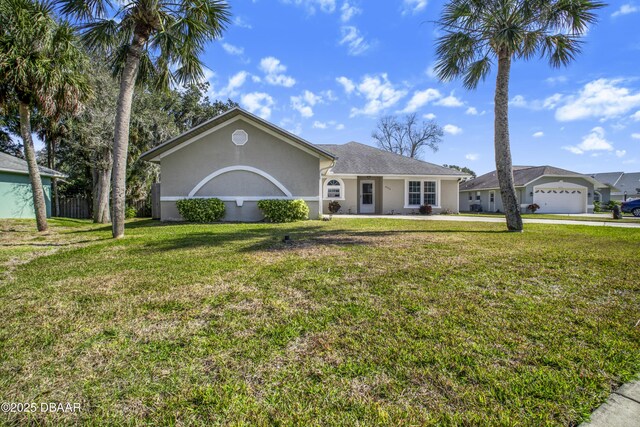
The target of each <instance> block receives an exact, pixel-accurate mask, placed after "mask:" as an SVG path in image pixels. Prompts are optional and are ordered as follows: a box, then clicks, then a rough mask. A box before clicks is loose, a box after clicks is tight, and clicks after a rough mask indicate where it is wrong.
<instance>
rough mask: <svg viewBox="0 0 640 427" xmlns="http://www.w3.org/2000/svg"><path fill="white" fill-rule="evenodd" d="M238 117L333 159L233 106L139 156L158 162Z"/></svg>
mask: <svg viewBox="0 0 640 427" xmlns="http://www.w3.org/2000/svg"><path fill="white" fill-rule="evenodd" d="M239 118H244V119H245V120H247V121H249V122H251V123H252V124H254V125H256V126H257V127H259V128H261V129H263V130H265V131H267V132H269V133H272V134H275V135H277V136H279V137H280V138H282V139H283V140H285V141H286V142H289V143H292V144H293V145H298V146H299V148H301V149H303V150H308V151H311V152H313V153H314V154H315V155H316V156H321V157H325V158H328V159H331V160H333V158H334V156H333V155H332V154H331V153H329V152H327V151H325V150H322V149H321V148H319V147H318V146H316V145H314V144H312V143H310V142H308V141H306V140H304V139H302V138H300V137H299V136H297V135H294V134H292V133H290V132H288V131H286V130H284V129H282V128H280V127H278V126H276V125H274V124H272V123H270V122H268V121H266V120H264V119H262V118H260V117H258V116H256V115H254V114H251V113H249V112H248V111H245V110H243V109H242V108H240V107H235V108H232V109H230V110H228V111H225V112H224V113H222V114H220V115H218V116H216V117H214V118H212V119H210V120H208V121H206V122H204V123H202V124H200V125H198V126H196V127H194V128H192V129H190V130H188V131H187V132H184V133H182V134H180V135H178V136H176V137H174V138H171V139H170V140H168V141H166V142H164V143H162V144H160V145H158V146H156V147H155V148H152V149H151V150H149V151H147V152H145V153H143V154H142V155H141V156H140V158H141V159H142V160H146V161H151V162H158V161H159V160H160V158H161V157H162V156H164V155H167V154H169V153H172V152H174V151H176V150H179V149H181V148H182V147H184V146H186V145H188V144H190V143H191V142H193V141H195V140H198V139H200V138H202V137H203V136H205V135H207V134H209V133H211V132H215V130H217V129H219V128H221V127H223V126H225V125H226V124H228V123H230V122H231V121H232V120H233V121H235V120H237V119H239Z"/></svg>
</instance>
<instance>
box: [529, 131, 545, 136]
mask: <svg viewBox="0 0 640 427" xmlns="http://www.w3.org/2000/svg"><path fill="white" fill-rule="evenodd" d="M531 136H533V137H534V138H542V137H543V136H544V132H542V131H539V132H536V133H534V134H533V135H531Z"/></svg>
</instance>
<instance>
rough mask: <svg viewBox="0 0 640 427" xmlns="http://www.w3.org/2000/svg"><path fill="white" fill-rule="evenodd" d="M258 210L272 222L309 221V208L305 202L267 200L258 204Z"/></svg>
mask: <svg viewBox="0 0 640 427" xmlns="http://www.w3.org/2000/svg"><path fill="white" fill-rule="evenodd" d="M258 209H260V210H261V211H262V213H263V214H264V217H265V219H267V220H268V221H271V222H293V221H302V220H305V219H309V206H307V204H306V203H305V202H304V200H300V199H298V200H279V199H266V200H260V201H259V202H258Z"/></svg>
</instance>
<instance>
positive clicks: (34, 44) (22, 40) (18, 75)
mask: <svg viewBox="0 0 640 427" xmlns="http://www.w3.org/2000/svg"><path fill="white" fill-rule="evenodd" d="M0 22H2V26H1V27H0V104H12V105H14V106H16V105H17V108H18V112H19V113H18V114H19V118H20V135H21V136H22V141H23V146H24V154H25V158H26V160H27V164H28V168H29V178H30V181H31V189H32V192H33V206H34V209H35V214H36V223H37V227H38V231H45V230H47V211H46V204H45V199H44V191H43V188H42V181H41V179H40V171H39V169H38V164H37V162H36V153H35V148H34V146H33V139H32V136H31V132H32V129H31V115H32V113H33V111H34V110H35V109H37V111H38V112H39V113H40V114H42V115H44V116H50V117H56V116H59V115H61V114H64V113H65V112H71V113H76V112H77V111H78V110H79V109H80V107H81V104H82V101H83V100H84V99H85V98H86V97H87V96H88V94H89V92H90V91H89V86H88V84H87V81H86V78H85V75H86V74H85V69H86V62H87V61H86V57H85V55H84V53H83V52H82V50H81V49H79V47H78V46H77V44H76V38H75V34H74V31H73V28H72V27H71V26H69V25H68V24H67V23H64V22H62V23H61V22H57V21H56V19H55V15H54V12H53V9H52V6H51V4H50V3H49V2H47V1H38V0H36V1H33V0H0Z"/></svg>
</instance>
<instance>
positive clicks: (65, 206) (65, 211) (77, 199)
mask: <svg viewBox="0 0 640 427" xmlns="http://www.w3.org/2000/svg"><path fill="white" fill-rule="evenodd" d="M127 206H133V207H135V208H136V212H137V214H136V216H138V217H140V218H144V217H149V216H151V209H150V206H149V204H148V203H147V201H146V200H138V201H136V202H134V203H127ZM91 215H92V213H91V199H89V198H87V197H83V196H72V197H60V212H58V213H57V216H58V217H61V218H74V219H90V218H91Z"/></svg>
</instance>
